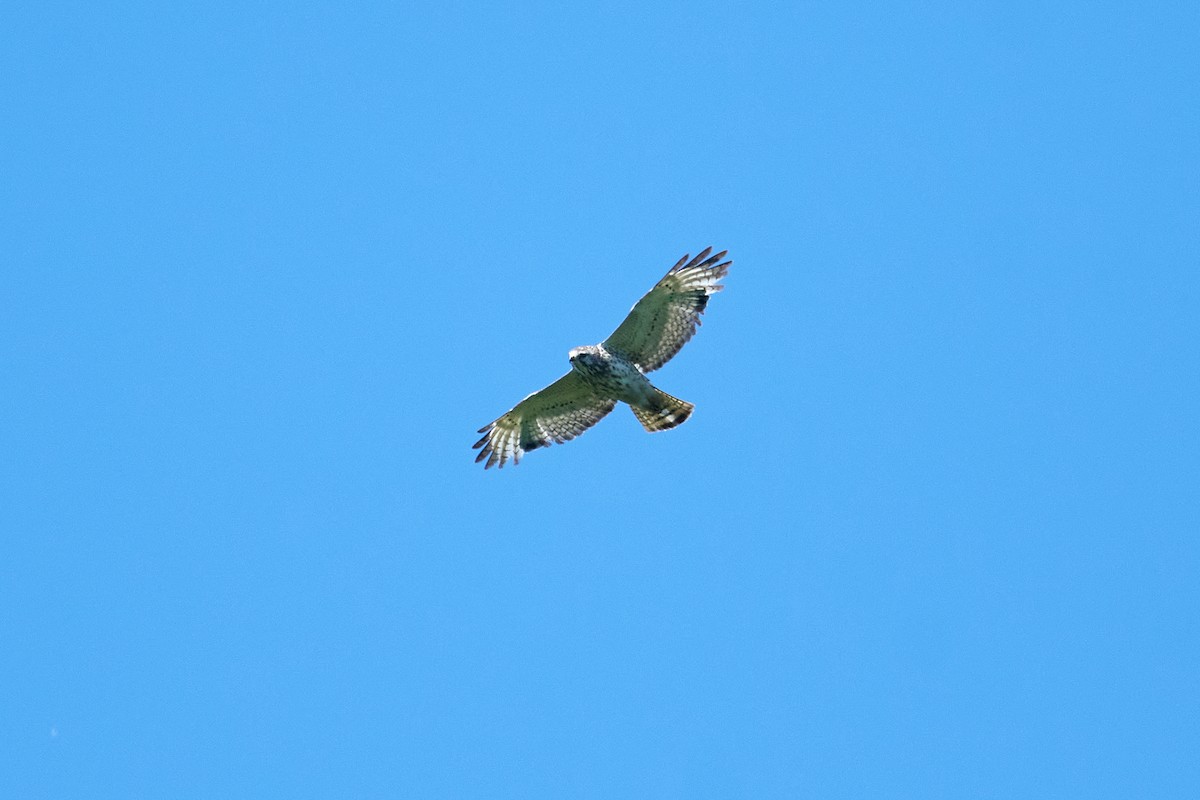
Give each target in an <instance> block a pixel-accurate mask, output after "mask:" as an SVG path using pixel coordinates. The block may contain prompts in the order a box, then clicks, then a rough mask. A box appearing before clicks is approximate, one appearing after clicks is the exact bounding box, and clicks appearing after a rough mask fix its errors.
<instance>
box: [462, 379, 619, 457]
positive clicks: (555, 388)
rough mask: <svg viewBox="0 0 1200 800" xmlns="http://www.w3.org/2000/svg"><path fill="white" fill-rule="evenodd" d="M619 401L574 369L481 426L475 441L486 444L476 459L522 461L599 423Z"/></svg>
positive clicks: (481, 445)
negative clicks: (526, 455)
mask: <svg viewBox="0 0 1200 800" xmlns="http://www.w3.org/2000/svg"><path fill="white" fill-rule="evenodd" d="M615 405H616V401H615V400H613V399H611V398H605V397H601V396H600V395H598V394H596V393H595V392H594V391H592V388H591V387H590V386H588V384H587V383H586V382H585V381H584V380H583V378H581V377H579V374H578V373H576V372H575V371H574V370H572V371H571V372H568V373H567V374H566V375H564V376H562V377H561V378H559V379H558V380H556V381H555V382H554V383H552V384H550V385H549V386H547V387H546V388H545V389H542V390H541V391H540V392H534V393H533V394H531V395H529V396H528V397H526V398H525V399H524V400H522V401H521V402H519V403H517V404H516V405H515V406H513V409H512V410H511V411H509V412H508V413H507V414H505V415H504V416H502V417H500V419H498V420H496V421H495V422H491V423H489V424H487V425H484V426H483V427H482V428H480V429H479V432H480V433H482V434H483V438H482V439H480V440H479V441H478V442H476V443H475V444H474V447H476V448H482V449H481V450H480V451H479V455H477V456H476V457H475V462H476V463H479V462H480V461H483V460H484V459H485V458H486V459H487V463H486V464H485V465H484V469H487V468H488V467H491V466H493V465H496V464H499V465H500V466H501V467H503V466H504V464H505V462H506V461H508V460H509V459H510V458H511V459H512V462H513V463H514V464H519V463H521V456H522V455H523V454H524V453H527V452H528V451H530V450H536V449H537V448H539V447H546V446H548V445H550V444H551V443H553V442H558V443H559V444H562V443H563V442H565V441H568V440H570V439H574V438H575V437H576V436H578V435H579V434H581V433H583V432H584V431H586V430H587V429H588V428H590V427H592V426H593V425H595V424H596V423H597V422H599V421H600V420H601V419H603V418H604V415H605V414H607V413H608V412H610V411H612V410H613V406H615Z"/></svg>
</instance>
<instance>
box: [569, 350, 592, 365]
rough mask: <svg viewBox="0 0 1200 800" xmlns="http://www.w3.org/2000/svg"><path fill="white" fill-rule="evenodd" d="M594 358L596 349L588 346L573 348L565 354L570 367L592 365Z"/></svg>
mask: <svg viewBox="0 0 1200 800" xmlns="http://www.w3.org/2000/svg"><path fill="white" fill-rule="evenodd" d="M595 357H596V348H595V347H593V346H590V345H585V346H584V347H573V348H571V352H570V353H568V354H567V360H568V361H570V362H571V366H573V367H576V366H580V365H583V366H586V365H588V364H590V363H592V360H593V359H594V358H595Z"/></svg>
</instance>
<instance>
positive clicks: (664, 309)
mask: <svg viewBox="0 0 1200 800" xmlns="http://www.w3.org/2000/svg"><path fill="white" fill-rule="evenodd" d="M711 252H712V248H711V247H709V248H707V249H705V251H704V252H702V253H701V254H700V255H698V256H696V257H695V258H693V259H691V260H690V261H689V257H688V256H684V257H683V258H681V259H679V263H677V264H676V265H675V266H673V267H671V269H670V270H668V271H667V274H666V275H665V276H663V279H662V280H660V281H659V282H658V283H657V284H655V286H654V288H653V289H651V290H650V291H649V292H647V293H646V296H645V297H643V298H642V299H641V300H639V301H638V302H637V303H636V304H635V305H634V307H633V308H632V309H631V310H630V311H629V315H628V316H627V317H626V318H625V321H624V322H622V323H621V324H620V325H619V326H617V329H616V330H615V331H613V333H612V335H611V336H609V337H608V338H607V339H605V340H604V341H603V342H601V343H600V344H598V345H587V346H585V347H576V348H575V349H573V350H572V351H571V352H570V355H569V360H570V362H571V371H570V372H568V373H567V374H566V375H564V376H563V377H561V378H559V379H558V380H557V381H555V382H554V383H552V384H550V385H549V386H547V387H546V388H545V389H542V390H541V391H540V392H534V393H533V394H531V395H529V396H528V397H526V398H525V399H524V400H522V401H521V402H520V403H517V405H516V406H514V407H513V408H512V410H511V411H509V412H508V413H507V414H505V415H504V416H502V417H500V418H499V419H497V420H496V421H495V422H492V423H489V424H488V425H485V426H484V427H482V428H480V429H479V432H480V433H482V434H483V438H482V439H480V440H479V441H478V442H476V443H475V447H476V448H479V455H478V456H476V458H475V460H476V462H479V461H483V460H484V459H487V463H486V464H485V465H484V466H485V467H491V466H494V465H497V464H498V465H499V466H501V467H503V466H504V464H505V463H506V462H507V461H508V460H509V459H512V461H513V463H514V464H516V463H520V461H521V456H522V455H523V454H524V453H526V452H528V451H530V450H536V449H537V448H539V447H545V446H547V445H549V444H551V443H553V442H558V443H559V444H561V443H562V442H565V441H568V440H570V439H574V438H575V437H576V436H578V435H579V434H580V433H583V431H585V430H587V429H588V428H590V427H591V426H592V425H595V424H596V423H597V422H599V421H600V419H601V418H603V417H604V415H605V414H607V413H608V412H610V411H612V410H613V407H614V406H615V405H616V404H617V402H618V401H620V402H624V403H628V404H629V406H630V408H632V409H633V413H634V415H635V416H636V417H637V419H638V421H639V422H641V423H642V426H643V427H644V428H645V429H646V430H647V431H650V432H654V431H660V430H667V429H668V428H674V427H675V426H676V425H679V424H680V423H682V422H683V421H684V420H686V419H687V418H688V417H689V416H690V415H691V413H692V409H693V408H694V406H693V405H692V404H691V403H688V402H685V401H683V400H680V399H679V398H677V397H672V396H671V395H669V394H667V393H666V392H663V391H660V390H659V389H657V388H656V387H655V386H654V385H653V384H652V383H650V380H649V379H648V378H647V377H646V375H645V373H647V372H652V371H654V370H656V369H658V368H659V367H661V366H662V365H663V364H665V363H667V362H668V361H670V360H671V358H672V356H674V355H675V354H676V353H678V352H679V349H680V348H681V347H683V346H684V344H686V343H687V341H688V340H689V339H691V338H692V336H693V335H694V334H695V333H696V327H697V326H699V325H700V315H701V314H703V313H704V309H705V307H706V306H707V305H708V296H709V295H710V294H713V293H714V292H719V291H720V290H721V289H723V288H725V287H724V286H722V285H721V284H719V283H717V281H719V280H720V279H721V278H723V277H725V274H726V273H727V272H728V271H729V266H730V264H732V263H733V262H732V261H725V262H722V261H721V259H722V258H724V257H725V252H726V251H721V252H720V253H717V254H716V255H714V256H711V257H710V256H709V253H711Z"/></svg>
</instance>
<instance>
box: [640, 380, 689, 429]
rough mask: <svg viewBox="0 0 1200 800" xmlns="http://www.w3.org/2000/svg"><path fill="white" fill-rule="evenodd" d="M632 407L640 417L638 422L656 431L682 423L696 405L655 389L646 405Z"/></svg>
mask: <svg viewBox="0 0 1200 800" xmlns="http://www.w3.org/2000/svg"><path fill="white" fill-rule="evenodd" d="M630 408H632V409H633V415H634V416H635V417H637V418H638V422H640V423H642V427H643V428H645V429H646V431H647V432H649V433H654V432H655V431H665V430H667V429H669V428H674V427H675V426H676V425H680V424H682V423H683V421H684V420H686V419H687V418H688V417H690V416H691V415H692V409H694V408H695V406H694V405H692V404H691V403H689V402H687V401H686V400H680V399H679V398H678V397H672V396H671V395H669V394H667V393H666V392H663V391H660V390H658V389H655V390H654V394H653V395H651V396H650V400H649V402H647V403H646V405H644V406H630Z"/></svg>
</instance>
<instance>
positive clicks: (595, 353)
mask: <svg viewBox="0 0 1200 800" xmlns="http://www.w3.org/2000/svg"><path fill="white" fill-rule="evenodd" d="M567 359H568V360H569V361H570V362H571V368H572V369H573V370H575V371H576V372H578V373H579V375H580V376H581V377H582V378H583V380H584V381H585V382H586V383H587V384H588V385H589V386H591V387H592V388H593V389H594V390H596V392H597V393H598V394H601V395H604V396H607V397H611V398H613V399H614V400H620V401H621V402H622V403H629V405H631V406H636V405H641V404H643V403H645V402H647V401H648V400H649V398H650V395H651V393H653V392H654V385H653V384H652V383H650V379H649V378H647V377H646V375H645V373H643V372H642V371H641V370H640V369H638V366H637V364H635V363H633V362H632V361H630V360H629V359H627V358H625V357H624V356H622V355H621V354H619V353H610V352H608V351H607V350H605V349H604V345H602V344H593V345H587V346H584V347H576V348H575V349H574V350H572V351H571V353H570V355H569V356H568V357H567Z"/></svg>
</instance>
